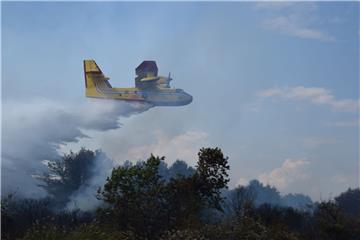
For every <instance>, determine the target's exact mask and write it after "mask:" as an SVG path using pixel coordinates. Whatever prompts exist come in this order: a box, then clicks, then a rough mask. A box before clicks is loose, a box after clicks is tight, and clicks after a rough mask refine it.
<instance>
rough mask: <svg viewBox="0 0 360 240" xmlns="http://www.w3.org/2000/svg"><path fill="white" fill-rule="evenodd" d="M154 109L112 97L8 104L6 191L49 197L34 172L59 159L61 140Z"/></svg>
mask: <svg viewBox="0 0 360 240" xmlns="http://www.w3.org/2000/svg"><path fill="white" fill-rule="evenodd" d="M151 107H152V106H151V105H149V104H145V103H132V102H119V101H111V100H89V101H87V102H84V103H78V104H74V105H64V104H60V103H57V102H53V101H49V100H44V99H41V100H34V101H31V102H27V103H24V102H21V103H19V102H9V101H8V102H4V103H3V106H2V108H3V109H2V157H1V161H2V168H1V170H2V173H1V178H2V182H1V185H2V186H1V187H2V189H1V192H2V195H3V196H4V195H6V194H7V193H9V192H14V191H15V192H16V193H17V194H18V195H20V196H22V197H32V198H34V197H43V196H45V195H46V193H45V192H44V190H43V189H41V188H40V187H38V186H37V184H39V182H38V180H36V179H34V178H33V177H32V175H34V174H35V175H36V174H41V173H42V172H43V171H45V170H46V166H44V164H42V161H43V160H54V159H58V158H59V157H60V155H59V152H58V149H59V146H60V145H61V144H66V143H70V142H77V141H79V139H81V138H85V137H88V136H86V135H85V134H84V133H83V131H82V130H98V131H106V130H110V129H116V128H119V127H120V126H121V124H120V123H119V121H118V120H119V117H128V116H130V115H132V114H136V113H141V112H144V111H146V110H148V109H149V108H151ZM100 172H102V171H100ZM101 174H102V173H101ZM101 174H100V175H96V176H101ZM92 181H96V179H93V180H92Z"/></svg>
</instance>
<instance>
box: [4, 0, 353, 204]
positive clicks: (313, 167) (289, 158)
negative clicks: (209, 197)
mask: <svg viewBox="0 0 360 240" xmlns="http://www.w3.org/2000/svg"><path fill="white" fill-rule="evenodd" d="M359 31H360V30H359V4H358V3H356V2H352V3H351V2H347V3H341V2H331V3H311V2H307V3H271V2H268V3H253V2H246V3H245V2H244V3H239V2H238V3H236V2H229V3H220V2H219V3H215V2H214V3H196V2H178V3H166V2H159V3H152V2H147V3H127V2H107V3H100V2H97V3H86V2H84V3H70V2H62V3H46V2H39V3H35V2H33V3H31V2H29V3H15V2H3V3H2V100H3V102H9V101H16V102H18V103H19V104H20V103H24V102H29V101H30V100H31V99H47V100H51V101H54V102H60V103H64V104H70V105H73V104H78V103H80V102H84V101H87V100H86V99H85V98H84V89H83V88H84V80H83V68H82V60H83V59H87V58H93V59H95V60H96V61H97V63H98V64H99V65H100V67H101V68H102V70H103V72H104V73H105V74H106V75H107V76H109V77H110V81H111V83H112V85H113V86H119V87H120V86H121V87H126V86H133V84H134V80H133V78H134V75H135V70H134V69H135V67H136V66H138V64H140V63H141V61H143V60H145V59H152V60H156V61H157V64H158V67H159V72H160V73H161V74H163V75H167V73H168V72H169V71H171V73H172V77H173V79H174V81H173V82H172V85H173V86H175V87H177V88H182V89H184V90H186V91H187V92H189V93H190V94H192V95H193V98H194V100H193V103H191V104H190V105H188V106H184V107H179V108H169V107H162V108H153V109H150V110H149V111H146V112H144V113H141V114H138V115H134V116H131V117H129V118H124V119H120V122H122V123H123V126H122V128H120V129H115V130H110V131H105V132H96V131H88V132H86V133H87V134H88V135H89V136H90V137H91V138H86V139H81V140H80V142H79V143H76V144H70V145H69V146H67V147H66V148H65V149H67V148H75V149H76V148H79V147H80V146H87V147H91V148H102V149H103V150H104V151H105V152H106V153H107V154H108V155H109V156H111V157H112V158H114V159H115V161H117V162H119V163H120V162H122V161H124V160H125V159H133V160H136V159H137V158H143V157H145V156H146V155H147V154H149V153H150V152H155V153H156V154H159V155H165V156H167V157H168V161H169V163H171V162H172V161H174V160H175V159H176V158H182V159H184V160H186V161H188V162H189V163H190V164H193V163H194V161H195V160H194V159H195V154H196V151H197V150H198V148H199V147H201V146H220V147H221V148H222V149H223V151H224V152H225V154H226V155H228V156H229V159H230V165H231V186H235V185H236V184H238V183H242V184H244V183H246V182H247V181H248V180H251V179H254V178H257V179H259V180H261V181H262V182H264V183H270V184H273V185H275V186H277V187H278V188H279V189H280V190H281V191H282V192H303V193H306V194H310V195H311V196H312V197H313V198H315V199H319V198H320V197H322V198H328V197H329V196H332V195H333V194H337V193H339V192H341V191H344V190H346V188H348V187H356V186H358V184H359V180H358V179H359V172H358V170H359V160H358V159H359V157H358V127H359V115H358V113H359V96H358V91H359V85H358V81H359ZM6 114H7V113H6V112H3V117H4V118H6ZM3 127H4V128H6V126H4V125H3ZM3 141H6V136H3ZM119 145H121V146H119Z"/></svg>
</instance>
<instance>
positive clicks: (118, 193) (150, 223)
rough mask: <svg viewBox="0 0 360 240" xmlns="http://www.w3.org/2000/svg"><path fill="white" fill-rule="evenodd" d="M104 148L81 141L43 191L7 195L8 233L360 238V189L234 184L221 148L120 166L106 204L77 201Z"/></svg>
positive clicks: (103, 199) (4, 218)
mask: <svg viewBox="0 0 360 240" xmlns="http://www.w3.org/2000/svg"><path fill="white" fill-rule="evenodd" d="M99 159H107V157H106V156H105V155H104V154H103V153H102V152H101V151H95V152H93V151H90V150H86V149H81V150H80V151H79V152H78V153H73V152H71V153H70V154H66V155H64V156H63V157H62V159H60V160H58V161H54V162H49V163H48V169H49V171H48V172H47V173H44V174H43V175H41V176H37V178H38V180H39V181H40V182H41V184H40V187H42V188H43V189H44V190H46V192H47V193H48V197H46V198H43V199H24V198H21V197H19V196H17V194H16V193H15V194H10V195H7V196H3V198H2V201H1V226H2V228H1V233H2V234H1V238H2V239H9V240H10V239H11V240H12V239H29V240H30V239H31V240H32V239H34V240H35V239H36V240H42V239H44V240H45V239H51V240H58V239H65V240H72V239H79V240H82V239H83V240H85V239H94V240H97V239H99V240H100V239H101V240H103V239H105V240H106V239H107V240H112V239H114V240H115V239H117V240H125V239H129V240H130V239H140V240H141V239H149V240H152V239H161V240H172V239H180V240H181V239H184V240H185V239H186V240H192V239H194V240H195V239H204V240H205V239H208V240H215V239H224V240H235V239H239V240H242V239H244V240H252V239H254V240H258V239H259V240H260V239H274V240H277V239H279V240H280V239H281V240H283V239H289V240H297V239H315V240H316V239H319V240H322V239H324V240H325V239H330V240H331V239H334V240H335V239H339V240H340V239H341V240H343V239H344V240H345V239H351V240H352V239H353V240H356V239H360V208H359V207H360V190H359V189H348V190H347V191H345V192H343V193H342V194H340V195H339V196H337V197H335V198H334V199H333V200H329V201H322V202H316V203H314V202H312V200H311V199H310V198H309V197H308V196H305V195H302V194H288V195H285V196H282V195H280V193H279V192H278V191H277V189H276V188H274V187H271V186H264V185H263V184H262V183H260V182H258V181H257V180H253V181H251V182H250V183H249V184H248V185H247V186H239V187H237V188H235V189H232V190H229V189H228V187H227V185H228V182H229V180H230V179H229V176H228V171H229V168H230V167H229V164H228V158H227V157H226V156H224V154H223V153H222V151H221V149H219V148H202V149H200V151H199V153H198V161H197V164H196V166H195V167H190V166H188V165H187V164H186V163H185V162H183V161H180V160H177V161H176V162H175V163H174V164H172V165H171V166H167V164H166V163H165V162H164V157H157V156H153V155H151V156H150V157H149V158H148V159H147V160H146V161H142V162H138V163H136V164H132V163H131V162H129V161H127V162H125V163H124V164H123V165H121V166H117V167H114V168H113V169H112V171H111V172H110V174H109V176H108V177H107V179H106V181H105V184H103V185H102V186H101V187H100V188H98V189H97V191H96V190H95V191H94V193H93V194H94V196H95V195H96V197H97V200H96V201H98V202H99V203H100V205H99V207H97V208H94V209H93V210H91V211H83V210H79V209H73V208H72V209H70V208H68V207H67V206H68V205H67V204H68V202H69V201H71V196H72V195H73V194H74V193H75V192H76V191H78V190H79V189H80V188H81V187H83V186H84V185H87V184H89V182H90V180H91V178H92V177H93V176H94V174H96V166H97V165H96V164H97V161H100V160H99Z"/></svg>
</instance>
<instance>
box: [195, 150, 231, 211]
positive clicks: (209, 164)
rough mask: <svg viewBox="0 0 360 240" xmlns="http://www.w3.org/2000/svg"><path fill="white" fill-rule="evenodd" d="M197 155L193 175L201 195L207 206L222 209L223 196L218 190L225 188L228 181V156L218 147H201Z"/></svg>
mask: <svg viewBox="0 0 360 240" xmlns="http://www.w3.org/2000/svg"><path fill="white" fill-rule="evenodd" d="M198 156H199V160H198V162H197V165H196V173H195V175H194V176H195V178H197V179H196V180H197V184H198V188H199V191H200V194H201V197H202V199H203V200H204V203H205V204H206V205H207V206H208V207H210V208H215V209H218V210H221V211H222V207H221V203H222V202H223V197H222V196H221V192H220V191H221V190H222V189H224V188H227V184H228V182H229V181H230V179H229V174H228V173H227V171H228V170H229V169H230V167H229V165H228V157H224V154H223V153H222V151H221V149H220V148H201V149H200V151H199V153H198Z"/></svg>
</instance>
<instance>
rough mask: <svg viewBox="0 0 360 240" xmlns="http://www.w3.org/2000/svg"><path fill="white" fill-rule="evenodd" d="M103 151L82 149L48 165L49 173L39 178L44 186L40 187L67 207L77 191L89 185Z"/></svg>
mask: <svg viewBox="0 0 360 240" xmlns="http://www.w3.org/2000/svg"><path fill="white" fill-rule="evenodd" d="M101 155H103V154H102V153H101V151H95V152H93V151H91V150H86V149H84V148H81V150H80V151H79V152H78V153H74V152H72V151H70V154H64V155H63V156H62V158H61V159H60V160H57V161H49V162H48V163H47V166H48V169H49V172H46V173H44V174H43V176H38V177H37V178H38V179H39V180H41V181H42V182H43V183H44V184H41V185H39V186H40V187H42V188H44V189H45V190H46V191H47V192H48V193H49V194H50V195H51V196H53V197H54V198H55V199H56V200H57V202H58V203H59V204H60V205H65V204H66V203H67V202H68V201H69V198H70V196H71V194H73V193H74V192H75V191H77V190H78V189H79V188H80V187H81V186H83V185H85V184H87V183H88V181H89V180H90V178H91V177H92V176H93V174H94V166H95V163H96V160H97V158H99V157H100V156H101Z"/></svg>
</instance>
